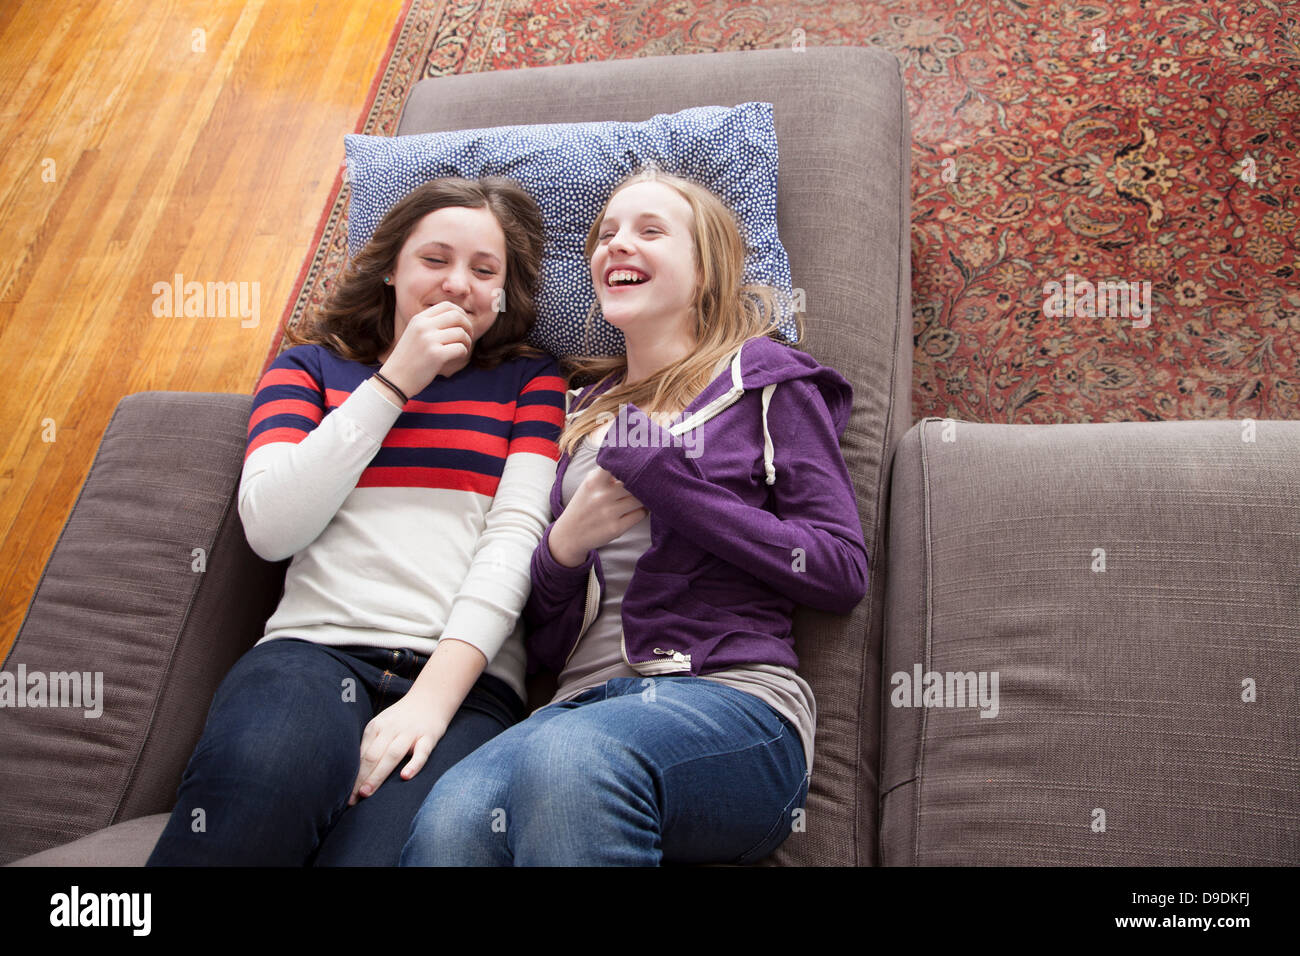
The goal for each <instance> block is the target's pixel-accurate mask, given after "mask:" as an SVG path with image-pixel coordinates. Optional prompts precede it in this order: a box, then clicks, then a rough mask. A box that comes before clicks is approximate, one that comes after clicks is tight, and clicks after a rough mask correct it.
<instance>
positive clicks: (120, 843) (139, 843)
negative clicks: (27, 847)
mask: <svg viewBox="0 0 1300 956" xmlns="http://www.w3.org/2000/svg"><path fill="white" fill-rule="evenodd" d="M169 819H171V814H170V813H155V814H153V815H152V816H147V817H137V818H136V819H134V820H127V821H126V822H125V823H118V824H115V825H114V826H111V827H105V828H104V829H103V830H100V831H98V832H97V833H92V834H90V836H84V837H82V838H81V839H80V840H74V841H73V842H72V843H65V844H64V845H63V846H56V847H54V848H53V849H50V850H42V851H41V852H40V853H33V854H32V855H31V856H26V857H23V858H22V859H21V860H17V861H15V862H13V863H10V864H9V865H10V866H144V865H145V863H146V862H148V860H149V854H150V853H152V852H153V848H154V844H156V843H157V842H158V838H159V837H160V836H162V832H163V828H164V827H165V826H167V821H168V820H169Z"/></svg>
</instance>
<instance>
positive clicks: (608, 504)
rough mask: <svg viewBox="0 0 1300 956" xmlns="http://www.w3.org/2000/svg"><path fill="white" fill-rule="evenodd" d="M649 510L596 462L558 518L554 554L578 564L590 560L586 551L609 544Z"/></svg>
mask: <svg viewBox="0 0 1300 956" xmlns="http://www.w3.org/2000/svg"><path fill="white" fill-rule="evenodd" d="M649 513H650V512H649V511H647V510H646V509H645V507H644V506H643V505H642V504H641V502H639V501H637V499H636V498H634V497H632V494H631V492H629V491H628V490H627V489H626V488H624V487H623V483H622V482H621V481H619V480H618V479H617V478H615V477H614V476H613V475H611V474H610V473H609V472H608V471H606V470H605V469H604V468H601V467H600V466H599V465H597V466H595V467H593V468H592V469H591V471H589V472H587V476H586V477H585V478H583V479H582V484H580V485H579V486H578V490H577V491H576V492H575V493H574V495H573V499H572V500H571V501H570V502H569V504H568V507H566V508H565V509H564V511H563V512H562V513H561V514H560V517H558V518H557V519H555V525H554V527H552V528H551V535H550V538H549V539H548V541H549V544H550V548H551V556H552V557H553V558H555V560H556V561H558V562H559V563H560V564H562V565H564V566H565V567H568V568H576V567H577V566H578V565H580V564H582V563H584V562H585V561H586V560H587V552H589V551H591V550H592V549H593V548H599V547H601V546H602V545H606V544H609V542H611V541H613V540H614V539H615V538H617V537H619V536H620V535H621V534H623V532H624V531H627V530H628V529H629V528H631V527H632V526H633V525H635V524H637V523H638V522H639V521H641V520H643V519H644V518H645V516H646V515H648V514H649Z"/></svg>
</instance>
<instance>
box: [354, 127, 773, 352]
mask: <svg viewBox="0 0 1300 956" xmlns="http://www.w3.org/2000/svg"><path fill="white" fill-rule="evenodd" d="M344 143H345V146H346V149H347V162H348V180H349V183H350V185H351V203H350V205H349V209H348V248H349V251H350V252H351V253H352V254H355V253H357V252H358V251H360V249H361V248H362V247H363V246H364V245H365V244H366V242H367V241H368V240H369V238H370V236H371V234H372V233H373V232H374V230H375V228H376V227H377V226H378V225H379V222H380V220H382V219H383V217H384V215H385V214H386V213H387V212H388V210H389V209H391V208H392V206H393V204H394V203H396V202H397V201H398V200H399V199H401V198H402V197H403V196H405V195H406V194H407V193H408V192H410V191H411V190H412V189H414V188H415V187H416V186H418V185H420V184H421V183H424V182H427V181H428V180H430V179H437V178H440V177H443V176H463V177H465V178H466V179H478V178H479V177H481V176H494V175H496V176H509V177H510V178H511V179H513V180H515V181H516V182H518V183H519V185H520V186H522V187H523V188H524V189H526V190H527V191H528V192H529V193H530V194H531V195H532V197H533V198H534V199H536V200H537V204H538V206H539V207H540V208H541V211H542V219H543V221H544V223H545V227H546V242H545V249H544V253H543V261H542V269H541V275H540V278H539V289H538V295H537V323H536V325H535V327H534V329H533V335H532V340H533V342H534V343H535V344H536V345H539V346H541V347H542V348H544V349H546V350H547V351H549V352H551V353H552V354H553V355H556V356H559V357H565V356H570V355H621V354H622V352H623V334H622V333H621V332H620V331H619V330H618V329H616V328H614V327H613V326H612V325H610V324H609V323H608V322H606V321H605V320H604V319H603V318H602V317H601V316H600V314H599V307H598V306H596V291H595V289H594V288H593V287H592V283H591V270H590V266H589V264H588V261H587V259H586V257H585V256H584V255H583V251H582V246H583V241H584V240H585V239H586V237H587V230H588V229H589V228H591V224H592V223H593V222H594V221H595V219H596V216H597V215H598V214H599V213H600V210H601V207H602V206H603V205H604V204H605V200H606V199H608V198H609V195H610V193H612V192H613V190H614V186H615V185H616V184H617V183H618V182H619V180H621V179H622V178H623V177H624V176H625V175H626V174H627V173H629V172H631V171H632V170H633V169H636V168H639V167H641V166H643V165H646V164H649V163H654V164H655V165H657V166H658V167H659V168H660V169H661V170H663V171H664V172H668V173H673V174H675V175H678V176H681V177H682V178H684V179H689V180H692V181H694V182H697V183H699V184H701V185H703V186H706V187H708V188H709V189H711V190H713V192H715V193H716V194H717V195H719V196H720V197H722V199H723V201H725V202H726V203H727V205H728V206H729V207H730V208H731V209H732V211H733V212H735V213H736V218H737V220H738V222H739V225H740V228H741V235H742V237H743V238H744V240H745V244H746V246H747V247H748V249H749V254H748V257H747V259H746V262H745V281H746V282H762V283H766V284H768V285H771V286H773V287H775V288H776V289H778V290H780V291H782V292H785V293H786V294H787V296H789V294H790V293H791V292H792V290H791V288H790V262H789V260H788V259H787V257H786V253H785V248H784V247H783V246H782V245H781V240H780V239H779V238H778V237H777V231H776V181H777V147H776V129H775V127H774V126H773V123H772V104H771V103H742V104H740V105H739V106H735V107H723V106H700V107H695V108H692V109H687V110H682V111H681V112H680V113H671V114H669V113H664V114H660V115H659V116H655V117H653V118H652V119H649V120H646V121H645V122H643V123H620V122H602V123H569V124H557V125H547V126H503V127H497V128H495V129H474V130H460V131H457V132H449V133H427V134H422V135H417V136H395V137H386V136H361V135H349V136H345V137H344ZM781 307H782V310H783V312H782V316H781V332H782V334H783V335H784V336H785V337H786V338H787V340H789V341H793V340H794V336H795V327H794V316H793V314H792V312H791V303H790V301H788V300H787V301H784V302H782V303H781ZM589 312H592V313H594V318H593V321H592V324H591V329H590V332H589V333H587V331H586V325H587V316H588V313H589Z"/></svg>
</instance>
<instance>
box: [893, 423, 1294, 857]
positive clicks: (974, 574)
mask: <svg viewBox="0 0 1300 956" xmlns="http://www.w3.org/2000/svg"><path fill="white" fill-rule="evenodd" d="M1251 428H1253V429H1254V432H1253V433H1252V432H1251ZM1243 438H1248V439H1252V440H1249V441H1243ZM949 439H950V440H949ZM1297 500H1300V422H1276V421H1264V422H1258V423H1253V424H1243V423H1240V422H1235V421H1203V422H1154V423H1142V422H1125V423H1116V424H1090V425H973V424H966V423H953V424H951V425H945V423H944V422H943V421H941V420H938V419H926V420H925V421H923V422H921V423H919V424H918V425H917V426H916V427H915V428H913V429H912V430H911V431H910V432H909V433H908V434H907V437H906V438H905V439H904V441H903V443H902V445H900V447H899V449H898V453H897V457H896V460H895V463H894V490H893V496H892V500H891V513H890V552H891V557H892V561H891V564H892V569H891V573H890V579H889V584H888V589H889V594H888V610H887V616H888V626H887V630H886V647H885V655H884V666H885V677H884V680H883V681H882V684H883V691H882V693H883V694H884V696H885V709H884V713H885V718H884V719H885V737H884V760H883V767H882V780H881V792H882V794H883V797H882V824H881V849H882V859H883V862H884V863H886V864H923V865H925V864H942V865H954V866H964V865H972V864H997V865H1006V864H1025V865H1083V866H1101V865H1124V866H1128V865H1147V864H1162V865H1179V864H1196V865H1206V866H1240V865H1263V864H1273V865H1282V864H1294V863H1295V862H1296V861H1297V860H1300V826H1297V823H1298V822H1300V788H1297V786H1296V781H1297V765H1296V754H1297V753H1300V705H1298V704H1297V699H1296V687H1297V684H1298V683H1300V640H1298V639H1297V638H1300V622H1298V621H1297V616H1296V609H1297V608H1298V607H1300V589H1298V587H1297V584H1296V569H1297V568H1300V534H1297V521H1296V501H1297ZM918 671H919V672H920V675H921V680H920V682H919V683H920V687H919V691H920V694H919V695H918V693H917V690H918V688H917V686H916V685H917V683H918V682H917V680H916V675H917V672H918ZM929 674H935V675H943V676H944V685H945V686H944V688H943V693H942V694H940V693H939V692H937V691H936V692H935V693H934V694H933V696H932V697H931V698H930V699H929V700H928V701H927V700H926V698H925V696H924V692H925V689H926V685H927V684H931V685H936V686H937V680H936V679H934V678H927V676H926V675H929ZM972 674H973V675H975V680H974V685H975V688H976V696H977V700H976V701H975V702H974V705H972V704H971V701H970V700H969V698H967V699H966V700H964V701H963V700H962V698H961V697H959V695H958V691H959V689H962V688H963V685H965V686H966V688H969V686H970V680H969V678H956V677H954V678H953V679H952V680H951V681H949V680H948V676H947V675H972ZM995 676H996V678H997V683H996V684H994V682H993V678H994V677H995ZM981 681H982V686H983V688H984V690H985V691H986V693H985V695H984V698H983V700H980V699H978V698H979V690H980V686H981ZM949 683H951V686H952V692H951V694H949V693H948V684H949ZM993 691H996V695H994V693H992V692H993ZM918 704H920V706H917V705H918ZM963 704H964V705H965V706H963ZM954 705H955V706H954Z"/></svg>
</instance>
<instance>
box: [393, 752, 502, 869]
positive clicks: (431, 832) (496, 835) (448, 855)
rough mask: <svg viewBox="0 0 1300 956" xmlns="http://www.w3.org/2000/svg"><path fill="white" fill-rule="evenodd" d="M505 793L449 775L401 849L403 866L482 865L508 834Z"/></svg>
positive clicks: (478, 781) (466, 776) (427, 801)
mask: <svg viewBox="0 0 1300 956" xmlns="http://www.w3.org/2000/svg"><path fill="white" fill-rule="evenodd" d="M504 802H505V800H504V793H503V788H502V787H500V786H498V785H494V783H493V782H491V781H487V780H482V779H477V778H475V776H474V775H473V774H467V773H464V772H462V767H461V766H456V767H453V768H452V769H451V770H449V771H448V772H447V773H445V774H444V775H443V776H442V778H441V779H439V781H438V783H437V784H435V785H434V788H433V789H432V790H431V791H429V796H428V797H426V798H425V801H424V803H423V804H421V806H420V809H419V811H418V812H417V813H416V814H415V819H414V820H412V821H411V832H410V834H409V836H408V837H407V841H406V845H405V847H403V849H402V857H401V865H402V866H474V865H481V864H482V863H483V862H484V860H483V856H484V854H491V853H492V852H494V849H493V847H492V844H493V843H494V842H498V841H501V840H502V839H503V834H504V832H505V808H504V806H502V804H504Z"/></svg>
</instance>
